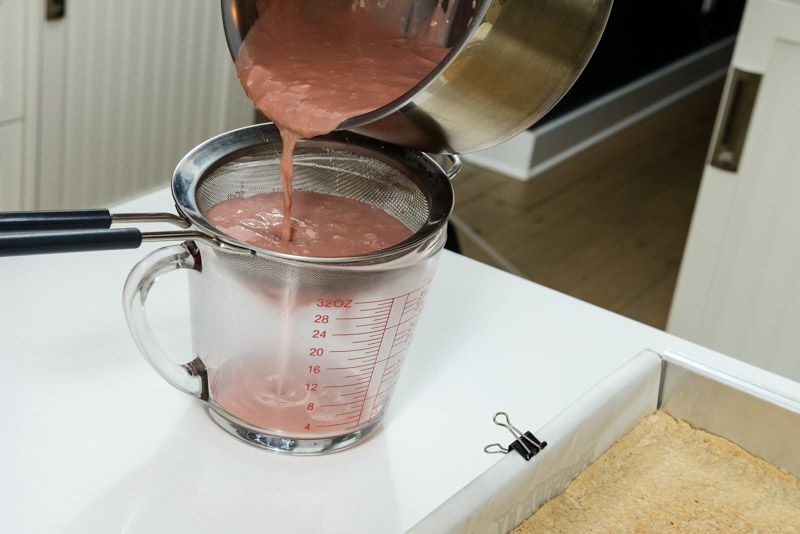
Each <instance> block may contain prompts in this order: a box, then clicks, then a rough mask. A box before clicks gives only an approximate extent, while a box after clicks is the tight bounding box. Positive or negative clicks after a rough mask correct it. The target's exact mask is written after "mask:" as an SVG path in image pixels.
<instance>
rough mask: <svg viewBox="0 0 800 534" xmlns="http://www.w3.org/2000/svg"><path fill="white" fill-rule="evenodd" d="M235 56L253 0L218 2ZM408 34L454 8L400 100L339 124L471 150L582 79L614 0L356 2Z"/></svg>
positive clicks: (530, 118) (417, 145)
mask: <svg viewBox="0 0 800 534" xmlns="http://www.w3.org/2000/svg"><path fill="white" fill-rule="evenodd" d="M221 2H222V17H223V24H224V27H225V36H226V39H227V42H228V47H229V48H230V51H231V55H232V56H233V57H234V58H235V57H236V54H237V53H238V51H239V47H240V46H241V44H242V42H243V40H244V39H245V38H246V36H247V32H248V30H249V29H250V27H251V26H252V25H253V24H254V22H255V21H256V19H257V17H258V12H257V9H256V0H221ZM360 4H363V5H366V6H367V7H371V8H372V9H373V11H374V12H375V13H377V14H378V16H380V15H381V14H382V13H385V15H386V16H384V17H382V19H383V22H384V23H388V24H394V25H396V27H397V28H398V29H399V30H400V31H402V32H404V33H406V34H407V35H416V34H417V33H418V30H419V28H418V27H417V26H418V25H419V24H424V23H425V22H426V21H427V20H428V19H427V17H426V16H425V15H426V14H430V13H432V12H433V10H434V9H436V8H437V6H439V5H442V4H444V5H445V6H446V7H447V9H448V12H449V13H451V19H452V20H451V27H450V31H449V32H448V33H447V35H446V42H444V43H443V44H444V45H445V46H447V47H450V48H451V51H450V53H449V54H448V55H447V57H445V59H444V60H443V61H442V63H441V64H440V65H439V66H438V67H437V68H436V69H435V70H434V71H433V72H431V73H430V74H429V75H428V76H427V77H426V78H425V79H424V80H422V81H421V82H420V83H419V84H417V85H416V86H415V87H414V88H413V89H411V90H410V91H408V92H407V93H406V94H404V95H403V96H402V97H400V98H398V99H397V100H395V101H394V102H391V103H389V104H387V105H385V106H383V107H382V108H380V109H377V110H375V111H373V112H371V113H367V114H364V115H359V116H357V117H353V118H351V119H348V120H346V121H344V122H343V123H342V124H340V125H339V128H337V129H340V130H352V131H355V132H359V133H361V134H364V135H367V136H369V137H373V138H375V139H380V140H383V141H388V142H391V143H395V144H398V145H402V146H406V147H409V148H414V149H417V150H424V151H426V152H438V153H451V154H458V153H466V152H473V151H476V150H481V149H484V148H488V147H490V146H493V145H496V144H499V143H501V142H503V141H506V140H508V139H510V138H511V137H514V136H515V135H517V134H518V133H520V132H521V131H523V130H525V129H526V128H528V127H530V126H531V125H532V124H534V123H535V122H536V121H538V120H539V119H540V118H542V116H544V115H545V113H547V112H548V111H549V110H550V109H551V108H552V107H553V106H554V105H555V104H556V103H557V102H558V101H559V100H560V99H561V97H562V96H564V94H565V93H566V92H567V90H568V89H569V88H570V87H571V86H572V84H573V83H574V82H575V80H576V79H577V77H578V75H579V74H580V73H581V71H582V70H583V68H584V66H585V65H586V63H587V62H588V61H589V58H590V57H591V55H592V53H593V52H594V49H595V47H596V46H597V42H598V41H599V40H600V35H601V34H602V32H603V29H604V27H605V24H606V21H607V19H608V15H609V12H610V10H611V4H612V0H391V2H386V1H385V0H360Z"/></svg>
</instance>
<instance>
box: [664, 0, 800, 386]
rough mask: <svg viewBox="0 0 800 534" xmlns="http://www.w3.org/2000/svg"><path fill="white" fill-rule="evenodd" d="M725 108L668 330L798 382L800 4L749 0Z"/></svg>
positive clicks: (717, 130) (725, 99)
mask: <svg viewBox="0 0 800 534" xmlns="http://www.w3.org/2000/svg"><path fill="white" fill-rule="evenodd" d="M733 73H737V75H736V76H734V75H733ZM741 73H750V74H744V75H742V74H741ZM759 75H760V77H761V80H760V84H759V86H758V88H757V89H756V86H755V85H754V84H751V85H750V88H749V89H748V88H747V87H746V86H747V84H744V85H743V82H741V81H740V82H737V81H736V80H737V78H738V79H739V80H743V79H744V80H746V79H748V77H749V79H750V80H753V79H758V77H759ZM748 83H751V82H748ZM737 88H738V90H737ZM748 92H749V93H750V94H751V95H756V96H755V99H754V101H753V106H752V107H750V106H747V105H742V102H744V101H746V100H747V99H748ZM726 102H731V103H732V104H731V106H730V108H729V109H730V110H731V112H730V113H728V114H727V115H726V113H724V112H725V110H726V109H727V108H728V106H726V104H725V103H726ZM737 102H738V105H737ZM750 109H752V113H751V115H750V116H749V120H748V118H747V112H748V110H750ZM721 110H722V111H721V113H720V117H719V118H718V125H717V128H716V132H715V134H714V139H715V142H712V147H718V146H720V144H722V146H723V148H724V145H725V144H726V143H728V144H729V145H730V146H729V147H728V148H729V149H730V154H725V150H714V149H712V154H711V156H712V157H711V158H710V163H709V164H708V165H707V167H706V171H705V173H704V175H703V181H702V185H701V188H700V194H699V197H698V200H697V205H696V207H695V214H694V219H693V221H692V228H691V231H690V233H689V240H688V243H687V247H686V252H685V255H684V259H683V264H682V265H681V272H680V277H679V279H678V285H677V288H676V292H675V298H674V301H673V304H672V309H671V311H670V319H669V324H668V330H669V331H670V332H672V333H675V334H678V335H680V336H682V337H685V338H688V339H690V340H693V341H696V342H698V343H700V344H703V345H706V346H709V347H711V348H713V349H716V350H719V351H721V352H724V353H728V354H731V355H732V356H736V357H738V358H740V359H742V360H745V361H747V362H749V363H752V364H755V365H758V366H760V367H763V368H765V369H768V370H770V371H773V372H776V373H779V374H783V375H785V376H788V377H790V378H793V379H794V380H800V2H798V1H796V0H792V1H776V0H750V2H749V4H748V6H747V9H746V11H745V16H744V19H743V21H742V26H741V30H740V33H739V37H738V41H737V45H736V51H735V52H734V59H733V65H732V69H731V75H730V76H729V80H728V84H727V87H726V90H725V95H724V97H723V107H722V108H721ZM741 132H746V135H745V136H744V138H743V139H744V145H743V148H742V149H741V150H738V146H737V145H738V144H737V139H742V136H741V135H740V134H741ZM715 154H716V155H718V156H719V155H722V157H721V158H720V157H717V158H715V157H714V156H715ZM735 154H739V155H740V156H739V158H738V165H737V164H736V157H735V156H734V157H728V156H731V155H735Z"/></svg>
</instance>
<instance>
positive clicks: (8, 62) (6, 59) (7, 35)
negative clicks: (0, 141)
mask: <svg viewBox="0 0 800 534" xmlns="http://www.w3.org/2000/svg"><path fill="white" fill-rule="evenodd" d="M23 2H25V0H0V125H2V123H3V122H6V121H9V120H12V119H18V118H20V117H22V111H23V110H22V105H23V103H22V90H23V82H24V80H23V72H24V71H23V59H24V56H23V54H24V50H25V48H24V46H23V38H24V32H23V29H24V24H23V23H24V10H23V7H24V6H23Z"/></svg>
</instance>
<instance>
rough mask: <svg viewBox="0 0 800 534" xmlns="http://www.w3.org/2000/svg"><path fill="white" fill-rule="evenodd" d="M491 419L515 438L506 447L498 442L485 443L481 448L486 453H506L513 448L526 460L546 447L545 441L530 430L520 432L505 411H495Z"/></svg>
mask: <svg viewBox="0 0 800 534" xmlns="http://www.w3.org/2000/svg"><path fill="white" fill-rule="evenodd" d="M492 421H494V424H496V425H498V426H502V427H503V428H505V429H507V430H508V431H509V432H511V435H512V436H514V438H515V440H514V441H513V442H512V443H511V444H510V445H509V446H508V447H503V446H502V445H500V444H499V443H492V444H490V445H487V446H486V447H484V448H483V452H485V453H487V454H508V453H509V452H511V451H512V450H514V451H517V452H518V453H519V454H520V456H522V457H523V458H525V460H526V461H528V460H530V459H531V458H533V457H534V456H536V455H537V454H539V452H541V450H542V449H544V448H545V447H547V442H546V441H539V440H538V439H537V438H536V436H534V435H533V434H532V433H531V432H529V431H528V432H520V430H519V429H518V428H517V427H515V426H514V425H512V424H511V420H510V419H509V417H508V414H507V413H506V412H497V413H496V414H494V417H493V418H492Z"/></svg>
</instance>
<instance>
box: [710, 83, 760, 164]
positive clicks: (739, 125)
mask: <svg viewBox="0 0 800 534" xmlns="http://www.w3.org/2000/svg"><path fill="white" fill-rule="evenodd" d="M760 84H761V75H760V74H758V73H755V72H746V71H743V70H739V69H734V70H733V74H732V76H731V82H730V86H729V90H728V92H727V98H726V100H725V103H724V104H723V105H722V120H721V121H720V126H719V129H718V130H717V135H716V137H715V139H714V143H713V148H712V150H711V165H714V166H715V167H718V168H720V169H724V170H726V171H731V172H736V171H737V170H738V169H739V160H740V159H741V157H742V150H743V149H744V142H745V138H746V137H747V129H748V128H749V126H750V116H751V115H752V114H753V106H754V105H755V102H756V96H758V87H759V85H760Z"/></svg>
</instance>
